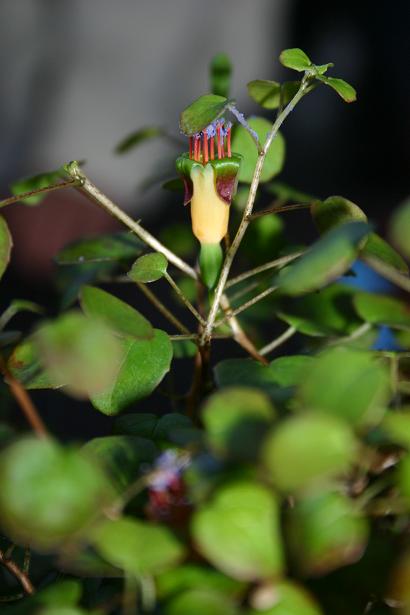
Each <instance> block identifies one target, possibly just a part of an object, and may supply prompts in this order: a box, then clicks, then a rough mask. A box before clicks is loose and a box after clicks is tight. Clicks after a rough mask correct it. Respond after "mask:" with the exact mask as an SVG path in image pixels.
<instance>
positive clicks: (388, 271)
mask: <svg viewBox="0 0 410 615" xmlns="http://www.w3.org/2000/svg"><path fill="white" fill-rule="evenodd" d="M361 259H362V260H363V261H364V262H365V263H366V265H369V267H371V268H372V269H374V271H376V272H377V273H379V274H380V275H381V276H382V277H383V278H386V280H389V282H392V283H393V284H395V285H396V286H399V287H400V288H402V289H403V290H406V291H407V292H408V293H409V292H410V278H409V276H408V275H404V274H403V273H400V272H399V271H397V269H395V268H394V267H391V266H390V265H386V264H385V263H383V262H382V261H380V260H379V259H378V258H373V257H372V256H364V257H363V256H362V257H361Z"/></svg>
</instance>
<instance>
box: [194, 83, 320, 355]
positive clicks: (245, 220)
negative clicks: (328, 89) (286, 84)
mask: <svg viewBox="0 0 410 615" xmlns="http://www.w3.org/2000/svg"><path fill="white" fill-rule="evenodd" d="M307 87H308V77H307V76H306V75H305V76H304V77H303V79H302V82H301V85H300V87H299V89H298V91H297V92H296V94H295V96H294V97H293V98H292V100H291V101H290V103H289V104H288V105H287V106H286V107H285V108H284V110H283V111H282V113H281V114H280V115H279V116H278V117H277V118H276V120H275V122H274V124H273V126H272V129H271V131H270V133H269V134H268V136H267V139H266V141H265V144H264V146H263V148H262V150H261V152H260V154H259V156H258V159H257V162H256V166H255V170H254V173H253V178H252V183H251V186H250V189H249V194H248V200H247V203H246V206H245V209H244V212H243V216H242V220H241V223H240V225H239V228H238V230H237V232H236V235H235V237H234V240H233V241H232V244H231V247H230V248H229V250H228V251H227V253H226V256H225V261H224V264H223V266H222V271H221V274H220V276H219V281H218V284H217V286H216V289H215V294H214V300H213V303H212V306H211V309H210V311H209V314H208V319H207V322H206V326H205V327H204V331H203V334H202V337H201V343H202V344H207V343H209V340H210V339H211V335H212V330H213V328H214V324H215V319H216V315H217V312H218V309H219V304H220V301H221V296H222V294H223V292H224V288H225V284H226V282H227V279H228V276H229V271H230V269H231V266H232V263H233V260H234V258H235V255H236V252H237V251H238V248H239V246H240V244H241V241H242V238H243V236H244V234H245V232H246V229H247V228H248V225H249V216H250V215H251V214H252V210H253V205H254V202H255V197H256V193H257V190H258V186H259V181H260V177H261V173H262V169H263V165H264V162H265V158H266V154H267V153H268V151H269V148H270V146H271V144H272V141H273V140H274V138H275V137H276V135H277V134H278V131H279V128H280V127H281V125H282V124H283V122H284V120H285V119H286V118H287V116H288V115H289V113H290V112H291V111H292V110H293V108H294V107H295V105H296V104H297V103H298V102H299V100H300V99H301V98H302V97H303V96H304V94H305V91H306V89H307Z"/></svg>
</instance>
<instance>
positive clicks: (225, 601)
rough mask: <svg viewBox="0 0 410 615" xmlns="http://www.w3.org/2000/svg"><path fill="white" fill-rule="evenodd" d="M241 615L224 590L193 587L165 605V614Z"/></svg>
mask: <svg viewBox="0 0 410 615" xmlns="http://www.w3.org/2000/svg"><path fill="white" fill-rule="evenodd" d="M194 613H195V615H210V614H211V613H212V615H237V614H238V615H239V611H238V609H237V608H236V606H235V604H234V603H233V601H232V600H231V599H230V598H228V597H227V596H225V595H224V594H223V593H222V592H218V591H215V590H211V589H191V590H188V591H186V592H183V593H181V594H178V595H177V596H176V597H175V598H173V599H172V600H171V601H170V602H169V603H168V604H167V605H166V607H165V615H193V614H194Z"/></svg>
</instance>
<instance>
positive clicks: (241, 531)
mask: <svg viewBox="0 0 410 615" xmlns="http://www.w3.org/2000/svg"><path fill="white" fill-rule="evenodd" d="M192 534H193V538H194V541H195V543H196V546H197V548H198V550H199V552H200V553H201V554H202V555H203V556H204V557H206V558H207V559H208V560H209V561H210V562H211V563H212V564H213V565H214V566H216V567H217V568H218V569H219V570H222V572H225V573H226V574H228V575H229V576H231V577H233V578H234V579H239V580H243V581H255V580H258V579H263V578H269V577H272V576H276V575H278V574H280V572H281V571H282V567H283V554H282V544H281V538H280V529H279V507H278V501H277V499H276V497H275V495H274V494H273V492H272V491H270V490H269V489H267V488H266V487H263V486H262V485H258V484H255V483H253V482H252V483H251V482H245V481H243V482H238V483H234V484H230V485H225V486H223V487H221V488H220V489H219V490H218V491H217V492H216V494H215V495H214V497H213V499H212V500H211V501H210V502H208V503H207V504H205V505H204V506H203V508H202V509H201V510H198V511H197V512H196V513H195V514H194V517H193V520H192Z"/></svg>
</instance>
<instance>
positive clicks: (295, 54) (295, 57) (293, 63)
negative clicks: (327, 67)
mask: <svg viewBox="0 0 410 615" xmlns="http://www.w3.org/2000/svg"><path fill="white" fill-rule="evenodd" d="M279 60H280V63H281V64H283V66H286V68H292V69H293V70H297V71H298V72H303V71H305V70H308V69H309V68H310V67H311V66H312V62H311V60H310V58H309V57H308V56H307V55H306V53H305V52H304V51H302V49H299V48H298V47H294V48H293V49H285V50H284V51H282V52H281V54H280V56H279Z"/></svg>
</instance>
